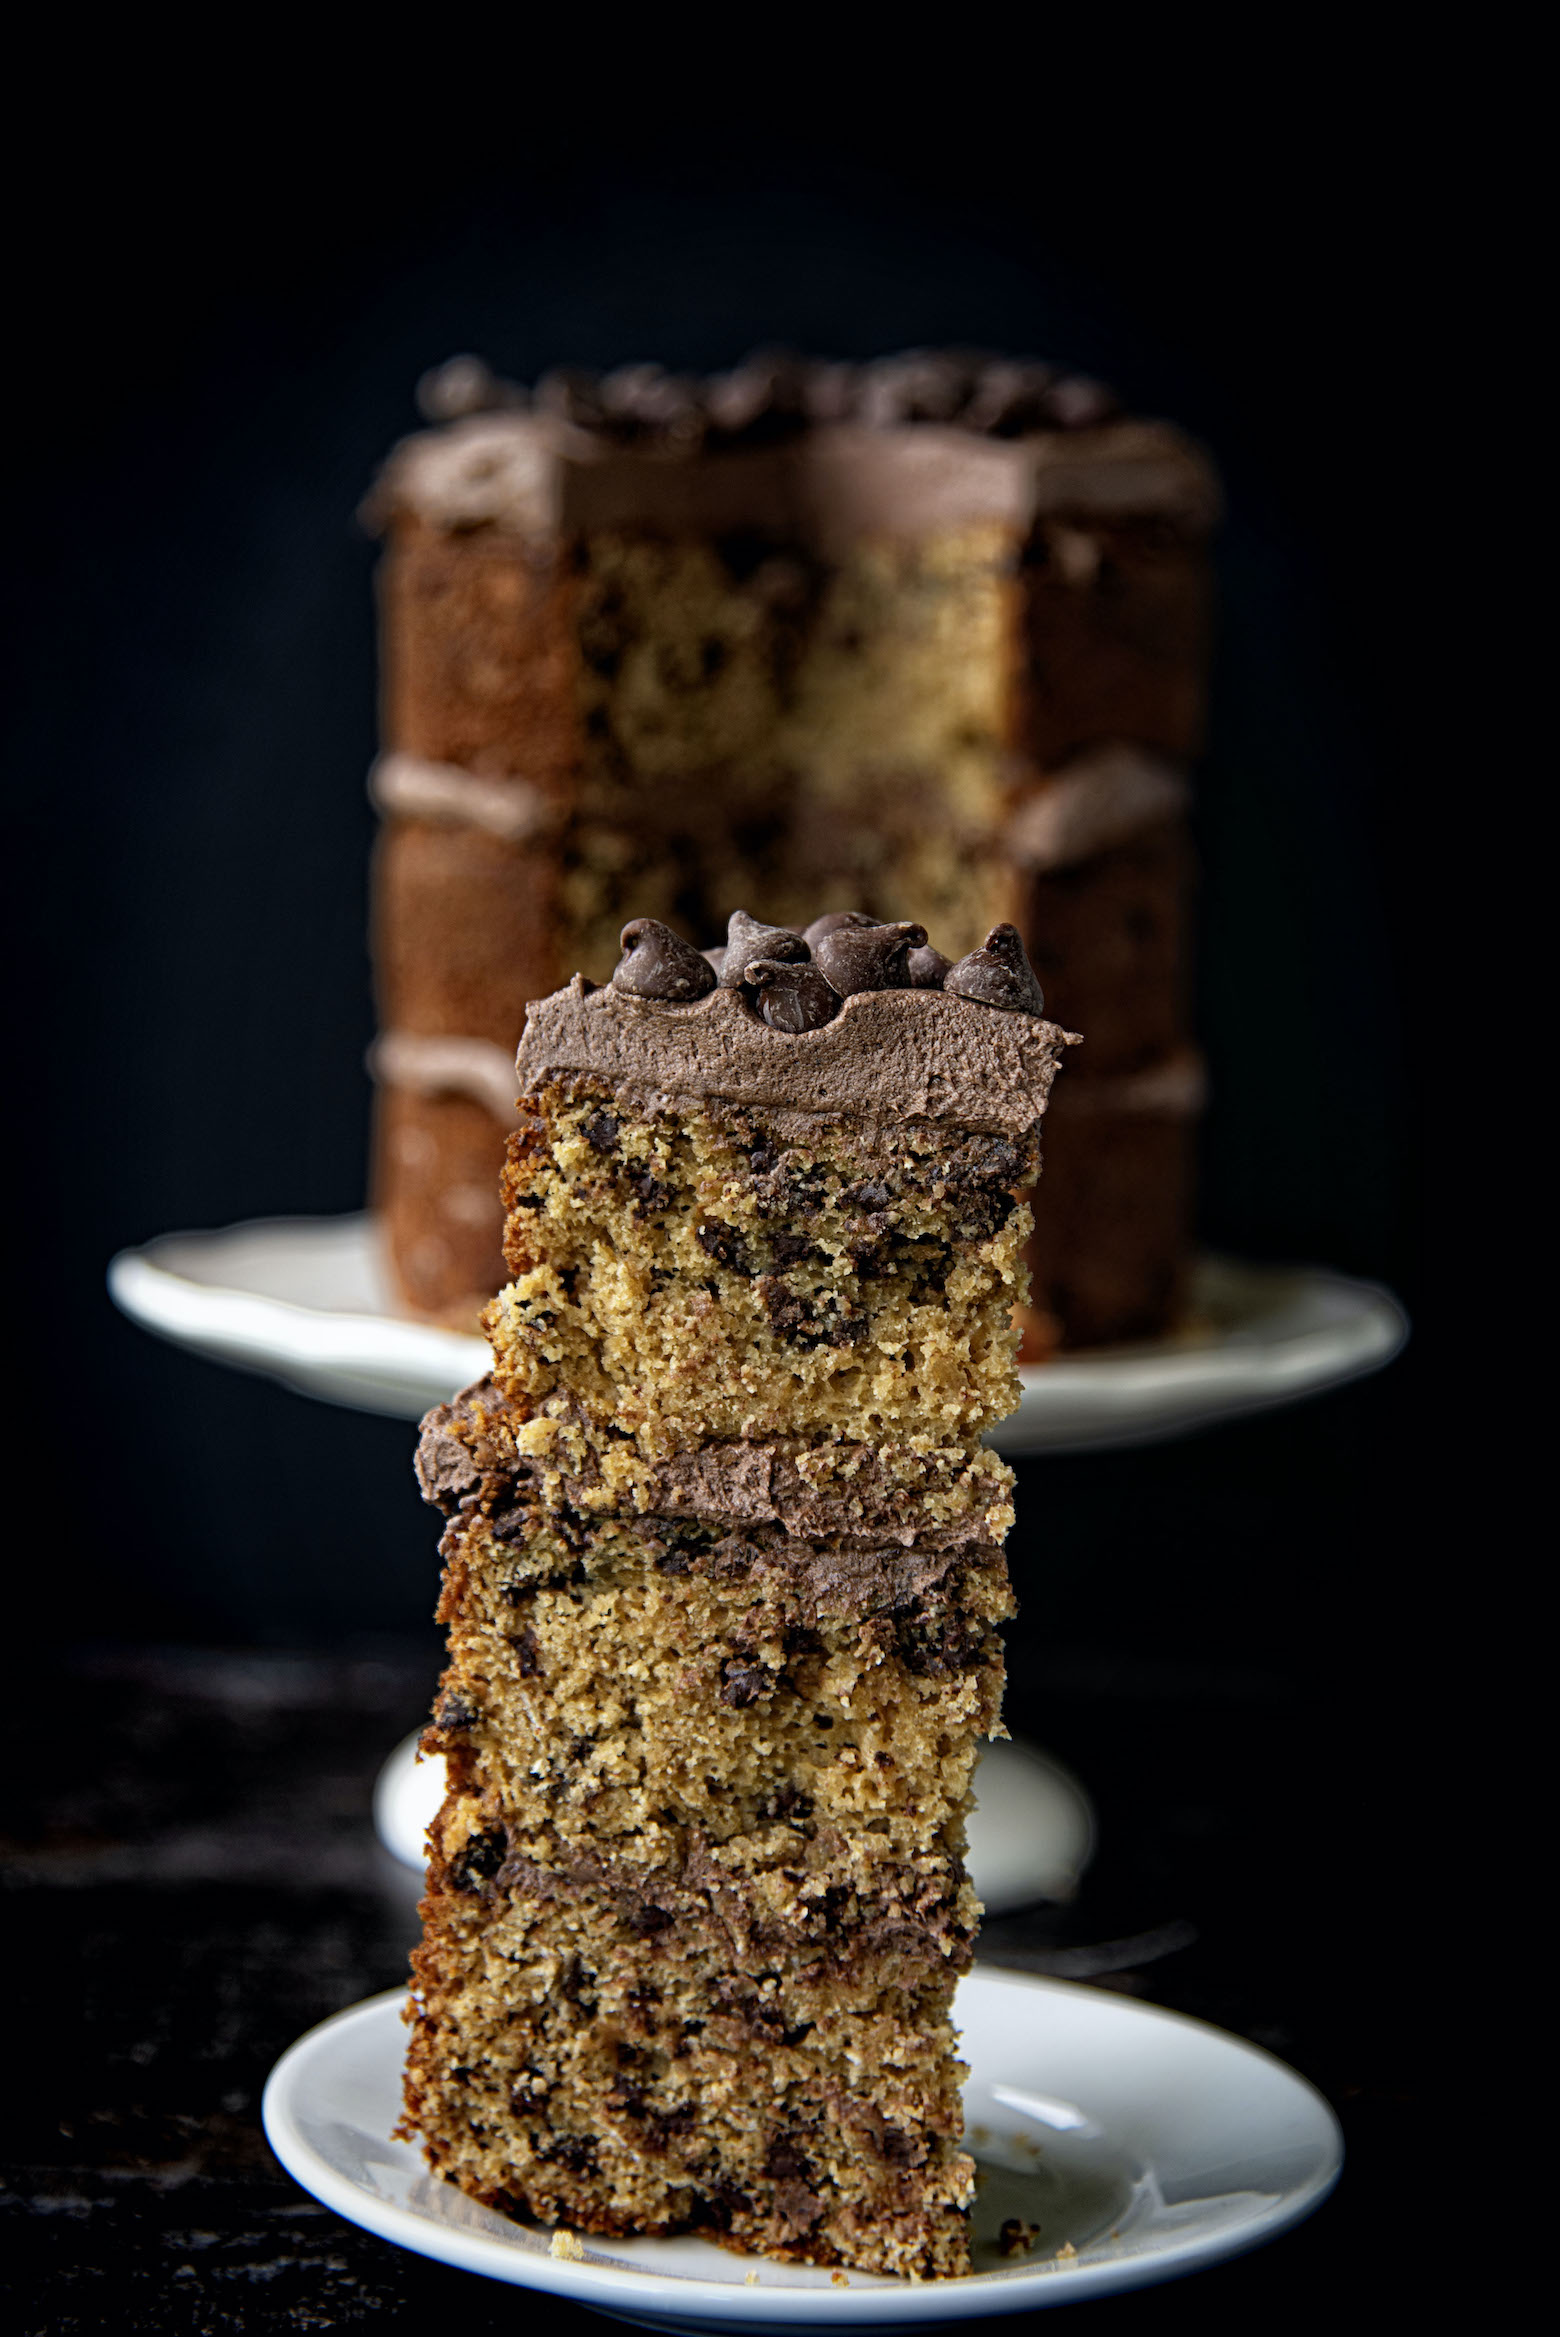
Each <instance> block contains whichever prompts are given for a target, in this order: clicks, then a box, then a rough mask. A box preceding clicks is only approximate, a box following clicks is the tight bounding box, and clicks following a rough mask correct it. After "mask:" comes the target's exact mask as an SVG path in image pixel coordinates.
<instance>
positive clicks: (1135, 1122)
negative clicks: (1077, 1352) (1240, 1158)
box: [1023, 1051, 1202, 1361]
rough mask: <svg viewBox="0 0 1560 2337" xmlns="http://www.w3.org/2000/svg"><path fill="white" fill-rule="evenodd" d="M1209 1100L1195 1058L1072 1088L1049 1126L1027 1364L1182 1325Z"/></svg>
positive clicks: (1032, 1248)
mask: <svg viewBox="0 0 1560 2337" xmlns="http://www.w3.org/2000/svg"><path fill="white" fill-rule="evenodd" d="M1201 1102H1202V1065H1201V1062H1200V1060H1199V1058H1198V1057H1197V1056H1196V1055H1195V1054H1193V1053H1191V1052H1190V1051H1188V1052H1187V1053H1186V1054H1183V1055H1181V1056H1179V1057H1176V1058H1173V1059H1172V1060H1171V1061H1170V1062H1169V1063H1166V1064H1162V1065H1158V1066H1156V1067H1155V1068H1154V1069H1153V1070H1151V1071H1149V1072H1146V1073H1142V1074H1140V1075H1139V1076H1138V1077H1137V1078H1135V1079H1123V1080H1120V1081H1099V1082H1096V1083H1094V1084H1092V1085H1091V1084H1090V1083H1088V1082H1086V1081H1083V1080H1080V1081H1079V1082H1078V1083H1077V1085H1076V1086H1075V1087H1074V1086H1072V1084H1071V1082H1070V1081H1069V1084H1068V1089H1067V1092H1066V1093H1065V1095H1064V1096H1061V1097H1059V1100H1058V1107H1057V1109H1056V1112H1055V1116H1054V1118H1053V1119H1051V1120H1050V1121H1048V1123H1047V1127H1046V1141H1045V1178H1044V1184H1043V1188H1042V1189H1043V1192H1044V1196H1045V1205H1044V1207H1043V1208H1042V1209H1037V1210H1036V1212H1035V1230H1034V1233H1033V1234H1032V1236H1031V1238H1030V1242H1029V1247H1028V1252H1027V1255H1028V1260H1029V1266H1030V1271H1031V1275H1032V1278H1033V1294H1032V1297H1031V1300H1030V1305H1029V1309H1028V1310H1027V1312H1026V1316H1025V1320H1024V1347H1023V1354H1024V1358H1025V1360H1026V1361H1029V1360H1035V1361H1039V1360H1042V1359H1043V1358H1044V1357H1045V1356H1046V1355H1047V1354H1049V1353H1051V1352H1053V1351H1054V1350H1055V1348H1056V1347H1057V1346H1058V1345H1063V1344H1065V1345H1067V1346H1070V1347H1094V1346H1105V1345H1114V1344H1117V1343H1120V1342H1123V1341H1129V1340H1138V1339H1151V1338H1154V1337H1156V1336H1157V1335H1158V1334H1159V1333H1160V1332H1161V1331H1163V1329H1164V1327H1165V1325H1166V1323H1167V1322H1173V1321H1175V1320H1176V1319H1177V1317H1178V1316H1179V1314H1180V1312H1181V1309H1182V1306H1183V1304H1184V1300H1185V1296H1186V1263H1185V1261H1186V1248H1187V1234H1188V1231H1189V1226H1190V1218H1191V1206H1192V1190H1193V1176H1194V1171H1195V1166H1196V1140H1197V1114H1198V1111H1199V1109H1200V1107H1201Z"/></svg>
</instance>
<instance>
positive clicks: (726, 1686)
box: [720, 1656, 775, 1711]
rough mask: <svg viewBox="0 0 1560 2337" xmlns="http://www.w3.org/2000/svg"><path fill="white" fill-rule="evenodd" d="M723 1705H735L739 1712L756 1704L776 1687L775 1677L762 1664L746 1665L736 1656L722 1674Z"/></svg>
mask: <svg viewBox="0 0 1560 2337" xmlns="http://www.w3.org/2000/svg"><path fill="white" fill-rule="evenodd" d="M721 1680H722V1683H723V1684H722V1687H721V1691H720V1700H721V1702H722V1704H731V1705H734V1706H735V1707H736V1708H737V1709H738V1710H739V1711H740V1710H741V1709H742V1708H743V1707H744V1706H745V1705H748V1704H756V1703H757V1702H758V1700H759V1698H760V1696H767V1695H768V1694H769V1691H770V1689H771V1688H772V1687H773V1686H774V1684H775V1683H774V1679H773V1676H772V1675H771V1674H770V1673H769V1672H766V1671H765V1669H764V1667H763V1665H762V1664H753V1663H744V1662H743V1661H742V1660H741V1658H740V1657H736V1656H734V1657H733V1658H732V1660H731V1661H730V1662H729V1663H728V1664H726V1665H725V1667H724V1668H723V1670H722V1673H721Z"/></svg>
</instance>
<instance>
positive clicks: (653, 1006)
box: [515, 974, 1076, 1144]
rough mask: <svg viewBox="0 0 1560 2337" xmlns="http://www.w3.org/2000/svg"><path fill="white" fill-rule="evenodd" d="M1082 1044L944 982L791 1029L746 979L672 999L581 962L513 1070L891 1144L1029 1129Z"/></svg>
mask: <svg viewBox="0 0 1560 2337" xmlns="http://www.w3.org/2000/svg"><path fill="white" fill-rule="evenodd" d="M1075 1043H1076V1038H1075V1034H1073V1033H1072V1032H1068V1031H1064V1030H1061V1029H1059V1028H1058V1026H1057V1025H1056V1024H1055V1023H1053V1022H1046V1021H1044V1020H1042V1019H1040V1018H1039V1017H1037V1016H1033V1015H1027V1014H1005V1013H999V1012H997V1011H995V1010H994V1009H992V1008H991V1007H988V1006H985V1005H982V1004H978V1003H976V1002H975V1001H973V1000H971V999H968V998H962V997H959V996H957V995H955V994H952V993H949V992H947V991H938V990H898V989H895V990H867V991H857V992H855V993H854V994H853V995H852V996H850V997H848V998H846V999H845V1000H844V1001H843V1002H842V1004H841V1007H840V1011H839V1013H838V1014H837V1015H836V1016H835V1017H834V1019H833V1020H832V1021H831V1022H827V1023H825V1024H824V1025H823V1026H822V1027H821V1028H820V1029H817V1030H808V1031H797V1032H788V1031H778V1030H773V1029H771V1028H770V1027H769V1026H768V1025H767V1024H765V1023H763V1022H760V1021H759V1020H758V1018H757V1016H756V1015H755V1014H754V1013H753V1011H752V1009H751V1008H750V1007H749V1006H748V1005H747V1004H746V1003H745V1002H744V999H743V997H742V995H741V993H740V992H738V991H736V990H723V989H716V990H712V991H710V992H709V993H708V994H707V995H706V996H705V997H703V998H700V999H698V1000H696V1001H695V1002H694V1003H693V1004H691V1005H668V1004H663V1003H662V1002H660V1001H659V1000H651V999H642V998H636V997H633V996H632V995H630V994H629V993H627V992H625V991H622V990H618V989H613V988H606V989H600V990H597V989H592V988H591V987H590V986H589V985H588V984H587V983H586V982H585V981H584V980H583V979H582V978H581V977H580V976H579V975H578V974H576V975H575V977H574V979H573V981H572V982H571V983H570V984H569V985H568V987H567V988H566V989H563V990H556V991H554V993H553V995H552V996H551V997H550V998H544V999H541V1000H539V1001H538V1002H537V1003H536V1004H535V1005H533V1006H532V1007H531V1008H530V1009H529V1011H528V1013H527V1016H526V1026H525V1034H524V1036H523V1038H522V1039H521V1042H520V1051H519V1055H518V1057H517V1059H516V1065H515V1071H516V1077H517V1079H518V1080H519V1083H520V1085H521V1087H522V1088H523V1089H524V1090H526V1091H527V1092H532V1091H535V1090H537V1089H539V1088H541V1087H543V1086H546V1085H548V1084H550V1083H556V1082H558V1081H561V1080H567V1079H570V1078H576V1077H585V1078H595V1079H599V1080H602V1081H605V1082H607V1083H608V1084H609V1085H610V1086H612V1087H613V1088H614V1089H615V1090H616V1091H617V1092H619V1093H621V1094H623V1095H624V1096H625V1098H628V1099H631V1100H632V1101H634V1102H635V1103H636V1104H638V1105H640V1106H641V1107H642V1108H644V1109H646V1110H649V1111H654V1110H657V1109H661V1110H666V1109H671V1110H677V1109H686V1108H688V1107H689V1106H693V1107H694V1108H698V1107H699V1106H701V1105H708V1104H714V1103H721V1104H732V1105H741V1106H743V1107H745V1108H747V1109H749V1110H752V1111H757V1112H761V1113H763V1114H765V1115H766V1116H768V1117H769V1118H771V1119H772V1120H774V1121H775V1122H776V1124H777V1126H780V1127H782V1128H784V1129H785V1130H786V1132H787V1133H789V1130H790V1129H791V1128H792V1127H794V1128H795V1129H796V1131H797V1133H798V1134H799V1135H800V1134H804V1133H805V1132H806V1130H807V1129H808V1128H809V1127H813V1128H816V1127H818V1126H819V1125H820V1124H824V1123H828V1122H835V1123H838V1122H842V1121H847V1122H850V1123H852V1124H853V1125H854V1126H855V1127H856V1128H858V1129H859V1130H860V1131H861V1134H862V1137H863V1140H864V1141H866V1142H868V1143H875V1144H883V1143H891V1142H892V1141H893V1138H894V1136H895V1134H896V1132H897V1133H903V1132H904V1130H906V1129H907V1128H908V1127H910V1126H912V1125H920V1126H923V1127H930V1128H937V1127H939V1126H941V1127H950V1126H951V1127H961V1128H969V1129H979V1130H991V1131H1000V1133H1002V1134H1003V1135H1008V1136H1013V1135H1019V1134H1023V1133H1025V1132H1026V1131H1027V1130H1029V1129H1030V1128H1032V1127H1033V1126H1034V1125H1035V1123H1036V1121H1038V1120H1039V1119H1040V1118H1041V1116H1042V1115H1043V1113H1044V1111H1045V1108H1046V1104H1047V1101H1048V1100H1049V1097H1050V1093H1051V1086H1052V1082H1053V1081H1054V1079H1055V1077H1056V1073H1057V1069H1058V1067H1059V1065H1060V1063H1061V1060H1062V1053H1063V1050H1064V1049H1065V1048H1066V1047H1068V1046H1070V1045H1073V1044H1075Z"/></svg>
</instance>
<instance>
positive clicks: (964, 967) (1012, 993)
mask: <svg viewBox="0 0 1560 2337" xmlns="http://www.w3.org/2000/svg"><path fill="white" fill-rule="evenodd" d="M942 986H943V988H944V989H945V990H951V991H952V992H953V994H954V996H955V997H956V998H973V999H974V1000H976V1001H977V1003H978V1004H979V1005H981V1006H997V1007H1001V1008H1002V1009H1003V1011H1004V1012H1005V1013H1008V1014H1044V1012H1045V998H1044V995H1043V993H1042V991H1041V988H1040V985H1039V983H1038V982H1037V981H1036V979H1035V970H1034V967H1033V966H1032V965H1031V964H1030V962H1029V960H1028V958H1027V957H1026V956H1025V955H1024V945H1023V942H1022V941H1021V940H1020V939H1019V934H1018V927H1017V926H1016V925H993V927H992V928H991V931H990V932H989V933H988V934H987V936H986V938H985V940H984V941H983V942H982V943H981V945H980V947H979V949H972V950H971V951H970V954H969V956H968V957H967V958H960V960H959V962H958V964H957V965H956V966H950V967H949V969H948V971H947V973H946V974H945V975H944V976H943V985H942Z"/></svg>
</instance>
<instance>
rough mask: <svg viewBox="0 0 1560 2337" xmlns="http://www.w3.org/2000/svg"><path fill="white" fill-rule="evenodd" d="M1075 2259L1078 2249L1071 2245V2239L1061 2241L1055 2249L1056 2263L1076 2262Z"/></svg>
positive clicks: (1076, 2258)
mask: <svg viewBox="0 0 1560 2337" xmlns="http://www.w3.org/2000/svg"><path fill="white" fill-rule="evenodd" d="M1077 2260H1078V2251H1077V2249H1076V2248H1075V2247H1074V2246H1073V2244H1072V2241H1071V2240H1063V2242H1062V2244H1061V2246H1060V2247H1059V2248H1058V2249H1057V2251H1056V2261H1057V2263H1058V2264H1075V2263H1076V2262H1077Z"/></svg>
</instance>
